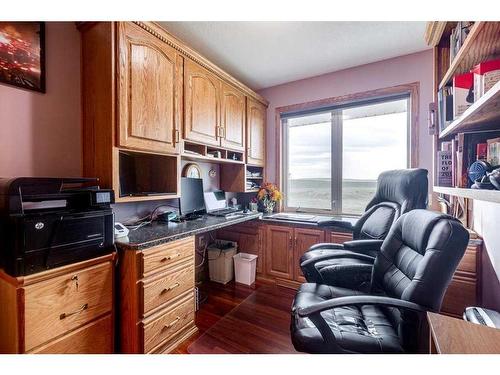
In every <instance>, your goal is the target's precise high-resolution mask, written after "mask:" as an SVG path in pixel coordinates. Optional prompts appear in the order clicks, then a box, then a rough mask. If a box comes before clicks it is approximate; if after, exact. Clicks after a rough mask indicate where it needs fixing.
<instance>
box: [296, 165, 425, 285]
mask: <svg viewBox="0 0 500 375" xmlns="http://www.w3.org/2000/svg"><path fill="white" fill-rule="evenodd" d="M427 189H428V186H427V170H426V169H401V170H392V171H386V172H383V173H381V174H380V176H379V177H378V179H377V190H376V192H375V196H374V197H373V198H372V200H371V201H370V202H369V203H368V205H367V206H366V211H365V213H364V214H363V215H362V216H361V217H360V219H359V220H358V222H357V223H356V225H355V226H354V227H353V241H348V242H345V243H344V244H334V243H320V244H316V245H314V246H312V247H311V248H310V249H309V250H308V251H307V252H306V253H305V254H304V255H303V256H302V257H301V258H300V267H301V270H302V273H303V274H304V277H305V278H306V280H307V281H308V282H312V283H320V284H328V285H336V286H345V287H357V286H358V285H360V284H363V283H365V284H366V283H368V282H369V281H370V274H371V268H372V266H373V262H374V260H375V257H376V256H377V253H378V251H379V250H380V246H381V245H382V242H383V240H384V238H385V237H386V236H387V233H388V232H389V229H390V228H391V226H392V225H393V224H394V222H395V221H396V220H397V219H398V218H399V217H400V216H401V215H402V214H404V213H406V212H408V211H411V210H413V209H416V208H426V207H427V193H428V191H427Z"/></svg>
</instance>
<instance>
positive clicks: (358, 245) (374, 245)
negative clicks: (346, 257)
mask: <svg viewBox="0 0 500 375" xmlns="http://www.w3.org/2000/svg"><path fill="white" fill-rule="evenodd" d="M383 243H384V241H383V240H354V241H347V242H344V249H345V250H350V251H361V252H364V251H380V248H381V247H382V244H383Z"/></svg>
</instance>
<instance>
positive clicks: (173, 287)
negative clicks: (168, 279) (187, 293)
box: [161, 283, 181, 294]
mask: <svg viewBox="0 0 500 375" xmlns="http://www.w3.org/2000/svg"><path fill="white" fill-rule="evenodd" d="M180 285H181V284H179V283H175V284H174V285H171V286H169V287H168V288H165V289H163V290H162V291H161V294H165V293H167V292H170V291H171V290H172V289H175V288H177V287H178V286H180Z"/></svg>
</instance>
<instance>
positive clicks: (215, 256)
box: [207, 240, 237, 284]
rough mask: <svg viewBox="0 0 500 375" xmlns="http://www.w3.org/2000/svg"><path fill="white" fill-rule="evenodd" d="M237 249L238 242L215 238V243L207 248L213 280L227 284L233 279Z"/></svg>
mask: <svg viewBox="0 0 500 375" xmlns="http://www.w3.org/2000/svg"><path fill="white" fill-rule="evenodd" d="M236 250H237V243H236V242H234V241H225V240H215V243H214V244H212V245H210V246H209V247H208V248H207V253H208V255H207V256H208V274H209V277H210V280H211V281H215V282H217V283H221V284H227V283H228V282H229V281H231V280H232V279H233V274H234V267H233V256H234V255H235V254H236Z"/></svg>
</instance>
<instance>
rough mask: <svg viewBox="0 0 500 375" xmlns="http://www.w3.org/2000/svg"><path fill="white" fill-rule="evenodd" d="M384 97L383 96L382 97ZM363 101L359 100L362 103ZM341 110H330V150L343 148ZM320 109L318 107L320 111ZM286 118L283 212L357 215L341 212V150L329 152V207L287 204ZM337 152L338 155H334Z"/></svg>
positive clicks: (282, 123)
mask: <svg viewBox="0 0 500 375" xmlns="http://www.w3.org/2000/svg"><path fill="white" fill-rule="evenodd" d="M382 99H384V98H382ZM390 100H391V96H388V97H387V101H390ZM382 101H383V100H382ZM406 101H407V106H406V108H407V111H406V112H407V132H406V139H407V141H406V142H407V154H406V167H407V168H410V167H411V151H412V150H411V136H412V129H411V128H412V121H411V120H412V119H411V110H410V108H411V95H410V96H408V98H406ZM363 102H364V101H360V105H362V103H363ZM350 106H352V104H351V105H350ZM342 110H343V108H341V107H340V108H337V109H334V110H332V111H331V126H332V131H331V138H332V139H331V151H333V150H335V149H337V150H342V149H343V136H342V128H343V127H342V124H343V121H342ZM320 111H321V109H318V112H320ZM287 125H288V119H287V118H283V119H281V120H280V127H281V134H282V140H283V143H282V157H281V163H282V165H281V168H280V169H281V173H282V176H281V181H282V185H283V193H284V199H283V206H282V207H283V211H284V212H304V213H317V214H327V215H345V216H359V214H355V213H349V212H345V213H344V212H342V167H343V165H342V157H343V152H339V153H335V152H331V177H332V184H331V199H332V205H331V208H330V209H329V208H325V209H319V208H308V207H293V206H288V203H287V199H288V197H287V195H288V194H287V192H288V176H287V174H288V128H289V127H288V126H287ZM337 154H338V155H339V157H336V156H337Z"/></svg>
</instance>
